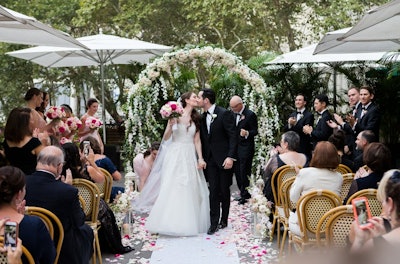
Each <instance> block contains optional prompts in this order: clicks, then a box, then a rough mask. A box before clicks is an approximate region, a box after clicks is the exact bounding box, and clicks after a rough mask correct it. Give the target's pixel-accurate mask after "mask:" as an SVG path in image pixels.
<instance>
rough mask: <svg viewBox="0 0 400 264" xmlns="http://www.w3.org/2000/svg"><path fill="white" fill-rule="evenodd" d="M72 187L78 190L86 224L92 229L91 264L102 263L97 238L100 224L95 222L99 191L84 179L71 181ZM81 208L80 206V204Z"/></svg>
mask: <svg viewBox="0 0 400 264" xmlns="http://www.w3.org/2000/svg"><path fill="white" fill-rule="evenodd" d="M72 185H73V186H75V187H76V188H77V189H78V194H79V196H80V197H81V198H82V199H83V201H84V206H83V207H82V209H83V211H84V212H85V215H86V219H89V220H88V221H86V223H87V224H88V225H89V226H90V227H91V228H92V230H93V233H94V251H93V256H92V263H93V264H95V263H96V262H97V259H98V260H99V263H100V264H101V263H103V261H102V258H101V250H100V242H99V236H98V229H99V228H100V222H99V221H98V220H97V217H98V214H99V206H100V190H99V188H98V187H97V185H96V184H94V183H93V182H91V181H88V180H85V179H73V180H72ZM81 206H82V204H81Z"/></svg>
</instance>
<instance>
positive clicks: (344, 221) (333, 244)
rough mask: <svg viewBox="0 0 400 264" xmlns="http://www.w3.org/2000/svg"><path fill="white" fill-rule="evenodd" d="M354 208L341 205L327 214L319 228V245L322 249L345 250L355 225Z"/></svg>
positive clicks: (320, 222)
mask: <svg viewBox="0 0 400 264" xmlns="http://www.w3.org/2000/svg"><path fill="white" fill-rule="evenodd" d="M353 220H354V216H353V207H352V206H351V205H341V206H338V207H335V208H333V209H331V210H329V211H328V212H326V213H325V214H324V215H323V216H322V218H321V220H320V221H319V223H318V226H317V233H316V235H317V243H318V246H319V247H320V248H345V247H347V236H348V234H349V232H350V226H351V224H352V223H353Z"/></svg>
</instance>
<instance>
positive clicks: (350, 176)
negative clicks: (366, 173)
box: [340, 172, 355, 203]
mask: <svg viewBox="0 0 400 264" xmlns="http://www.w3.org/2000/svg"><path fill="white" fill-rule="evenodd" d="M354 175H355V173H352V172H351V173H345V174H342V176H343V183H342V189H341V191H340V198H341V199H342V203H343V201H344V200H345V199H346V197H347V194H348V193H349V190H350V187H351V184H352V183H353V181H354Z"/></svg>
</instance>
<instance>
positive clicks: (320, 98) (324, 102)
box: [303, 94, 333, 147]
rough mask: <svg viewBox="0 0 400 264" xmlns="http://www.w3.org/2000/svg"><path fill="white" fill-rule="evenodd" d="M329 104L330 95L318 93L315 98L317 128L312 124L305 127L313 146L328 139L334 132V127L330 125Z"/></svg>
mask: <svg viewBox="0 0 400 264" xmlns="http://www.w3.org/2000/svg"><path fill="white" fill-rule="evenodd" d="M328 104H329V99H328V96H326V95H325V94H320V95H317V96H316V97H315V99H314V110H315V111H316V112H317V116H318V118H317V120H316V122H315V128H313V127H312V126H310V125H305V126H304V127H303V132H304V133H305V134H307V135H310V137H311V141H312V144H313V147H315V146H316V145H317V143H318V142H320V141H325V140H328V138H329V137H330V135H332V133H333V129H332V128H331V127H330V126H329V125H328V121H330V120H332V116H331V114H330V113H329V111H328V109H327V107H328Z"/></svg>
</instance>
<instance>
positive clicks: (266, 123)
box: [124, 46, 279, 175]
mask: <svg viewBox="0 0 400 264" xmlns="http://www.w3.org/2000/svg"><path fill="white" fill-rule="evenodd" d="M208 86H209V87H211V88H212V89H214V91H215V92H216V95H217V98H218V101H217V104H219V105H221V106H225V107H226V106H227V105H228V103H229V99H230V98H231V97H232V96H233V95H235V94H237V95H239V96H241V97H242V98H243V100H244V102H245V104H246V106H247V107H248V108H249V109H251V110H252V111H254V112H255V113H256V114H257V116H258V121H259V128H258V132H259V134H258V136H257V137H256V155H255V159H254V165H255V166H254V170H253V173H255V174H256V175H260V170H261V168H262V166H263V165H264V164H265V160H266V159H267V158H268V157H267V155H268V152H269V149H270V146H271V144H272V143H273V142H274V136H275V133H276V131H277V129H278V126H279V115H278V111H277V108H276V105H275V101H274V92H273V90H272V88H271V87H267V86H266V84H265V82H264V80H263V79H262V77H261V76H260V75H258V74H257V73H256V72H255V71H254V70H252V69H250V68H249V67H248V66H247V65H245V64H244V63H243V62H242V61H241V59H240V58H239V57H237V56H236V55H234V54H232V53H229V52H227V51H226V50H224V49H220V48H215V47H211V46H205V47H194V48H190V47H187V48H184V49H180V50H177V51H174V52H170V53H166V54H164V55H163V56H162V57H159V58H157V59H155V60H154V61H153V62H152V63H150V64H148V65H147V67H146V69H145V70H143V71H142V73H141V74H140V76H139V80H138V81H137V83H136V84H133V85H131V88H130V89H129V93H128V101H127V104H126V105H125V107H124V110H125V112H126V116H127V120H126V122H125V127H126V139H125V140H126V141H125V146H124V152H125V159H126V161H127V162H126V163H127V166H130V164H131V161H132V159H133V158H134V156H135V155H136V154H137V153H139V152H142V151H143V150H144V149H147V148H148V146H149V145H150V144H151V142H152V141H155V140H157V141H161V137H162V132H163V131H164V127H165V122H164V121H162V120H161V116H160V115H159V109H160V107H161V106H162V105H163V104H164V103H165V102H166V101H168V100H176V99H177V98H178V97H179V96H180V95H181V93H183V92H186V91H189V90H196V89H201V88H203V87H208Z"/></svg>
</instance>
